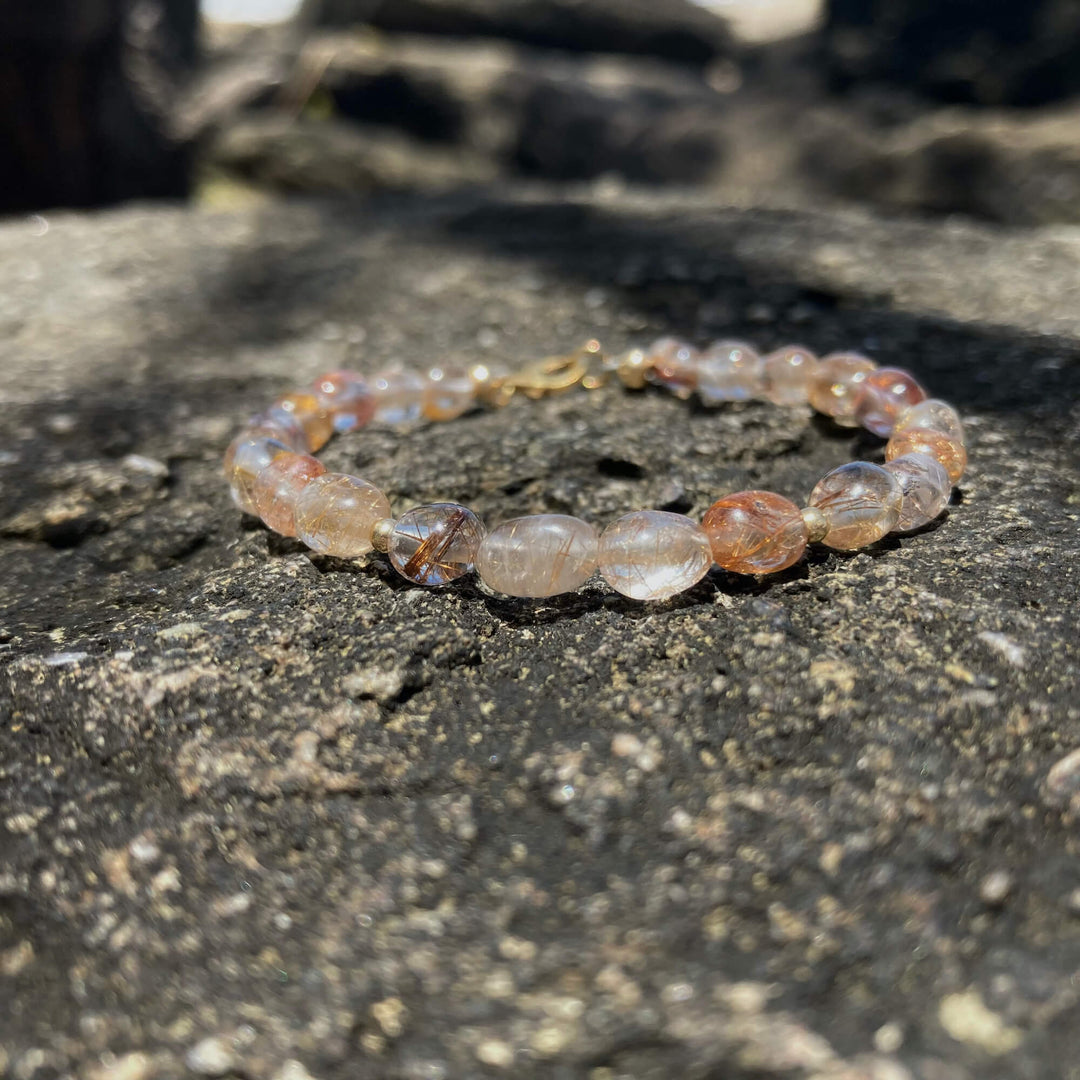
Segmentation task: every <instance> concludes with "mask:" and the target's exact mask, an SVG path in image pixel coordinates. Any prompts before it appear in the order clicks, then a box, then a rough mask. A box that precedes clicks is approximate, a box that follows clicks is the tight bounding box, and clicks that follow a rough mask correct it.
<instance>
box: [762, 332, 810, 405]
mask: <svg viewBox="0 0 1080 1080" xmlns="http://www.w3.org/2000/svg"><path fill="white" fill-rule="evenodd" d="M817 371H818V359H817V357H816V356H815V355H814V354H813V353H812V352H810V350H809V349H804V348H803V347H802V346H801V345H785V346H784V348H782V349H777V350H776V351H775V352H771V353H769V355H768V356H766V357H765V359H764V360H762V362H761V374H762V382H763V383H764V391H765V397H766V398H767V399H768V400H769V401H771V402H772V403H773V404H774V405H804V404H805V403H806V402H807V401H808V400H809V399H810V384H811V382H812V381H813V380H814V378H815V376H816V375H817Z"/></svg>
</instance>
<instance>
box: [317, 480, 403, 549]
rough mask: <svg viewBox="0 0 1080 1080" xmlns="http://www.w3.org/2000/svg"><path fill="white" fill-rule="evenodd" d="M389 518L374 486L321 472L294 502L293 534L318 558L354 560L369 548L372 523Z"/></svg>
mask: <svg viewBox="0 0 1080 1080" xmlns="http://www.w3.org/2000/svg"><path fill="white" fill-rule="evenodd" d="M389 516H390V500H389V499H388V498H387V497H386V496H385V495H384V494H383V493H382V492H381V491H380V490H379V489H378V488H377V487H376V486H375V485H374V484H369V483H368V482H367V481H366V480H360V479H358V478H357V477H355V476H345V475H344V474H343V473H324V474H323V475H322V476H317V477H315V479H314V480H312V481H311V483H310V484H308V485H307V487H305V488H304V489H303V491H301V492H300V495H299V497H298V498H297V500H296V535H297V536H298V537H299V538H300V539H301V540H302V541H303V542H304V543H305V544H307V546H308V547H309V548H311V550H312V551H314V552H316V553H317V554H319V555H334V556H336V557H337V558H339V559H358V558H360V556H361V555H366V554H367V553H368V552H369V551H370V550H371V548H372V543H371V530H372V528H373V527H374V525H375V522H376V521H379V520H381V519H382V518H386V517H389Z"/></svg>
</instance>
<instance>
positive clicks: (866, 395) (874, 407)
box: [855, 367, 926, 438]
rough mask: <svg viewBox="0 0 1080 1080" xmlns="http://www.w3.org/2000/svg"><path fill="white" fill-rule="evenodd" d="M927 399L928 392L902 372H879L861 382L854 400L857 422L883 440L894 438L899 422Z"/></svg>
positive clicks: (898, 369)
mask: <svg viewBox="0 0 1080 1080" xmlns="http://www.w3.org/2000/svg"><path fill="white" fill-rule="evenodd" d="M925 397H926V391H925V390H923V388H922V387H921V386H920V385H919V384H918V383H917V382H916V381H915V380H914V379H913V378H912V376H910V375H909V374H908V373H907V372H906V371H901V370H900V368H888V367H884V368H878V369H877V371H872V372H871V373H870V374H869V375H867V376H866V378H865V379H864V380H863V382H862V386H861V387H860V388H859V392H858V394H857V395H856V398H855V419H856V420H858V422H859V423H860V424H862V426H863V427H864V428H866V430H867V431H871V432H873V433H874V434H875V435H880V436H882V437H883V438H886V437H888V436H889V435H891V434H892V430H893V427H894V426H895V425H896V418H897V417H898V416H899V415H900V414H901V413H902V412H903V411H904V410H905V409H907V408H909V407H910V406H912V405H916V404H918V402H920V401H922V400H923V399H924V398H925Z"/></svg>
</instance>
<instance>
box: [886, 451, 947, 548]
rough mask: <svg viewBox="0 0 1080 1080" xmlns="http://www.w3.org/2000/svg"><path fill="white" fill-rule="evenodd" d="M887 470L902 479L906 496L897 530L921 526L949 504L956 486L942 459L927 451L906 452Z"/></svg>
mask: <svg viewBox="0 0 1080 1080" xmlns="http://www.w3.org/2000/svg"><path fill="white" fill-rule="evenodd" d="M885 469H886V471H887V472H891V473H892V474H893V476H895V477H896V479H897V480H899V481H900V490H901V491H902V492H903V495H904V502H903V505H902V506H901V507H900V520H899V521H898V522H897V523H896V532H911V530H912V529H921V528H922V527H923V526H924V525H928V524H929V523H930V522H931V521H933V520H934V519H935V518H937V517H938V516H940V514H941V511H942V510H944V509H945V507H946V506H948V504H949V493H950V492H951V491H952V485H951V484H950V483H949V474H948V473H947V472H946V471H945V466H944V465H942V464H941V462H940V461H937V460H935V459H934V458H932V457H929V456H928V455H927V454H905V455H904V456H903V457H898V458H895V459H894V460H893V461H890V462H889V463H888V464H887V465H886V466H885Z"/></svg>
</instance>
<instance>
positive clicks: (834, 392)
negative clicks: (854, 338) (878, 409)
mask: <svg viewBox="0 0 1080 1080" xmlns="http://www.w3.org/2000/svg"><path fill="white" fill-rule="evenodd" d="M876 367H877V365H876V364H875V363H874V361H873V360H871V359H869V358H868V357H865V356H861V355H860V354H859V353H832V354H831V355H830V356H826V357H825V359H824V360H822V361H821V363H820V364H819V365H818V370H817V375H815V376H814V379H813V381H812V382H811V384H810V404H811V405H813V407H814V408H815V409H816V410H817V411H818V412H819V413H823V414H824V415H825V416H831V417H832V418H833V420H835V421H836V422H837V423H838V424H840V425H841V426H842V427H856V426H857V425H858V421H857V420H856V419H855V398H856V396H857V394H858V392H859V386H860V384H861V383H862V381H863V380H864V379H865V378H866V376H867V375H869V374H870V372H871V371H873V370H874V369H875V368H876Z"/></svg>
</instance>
